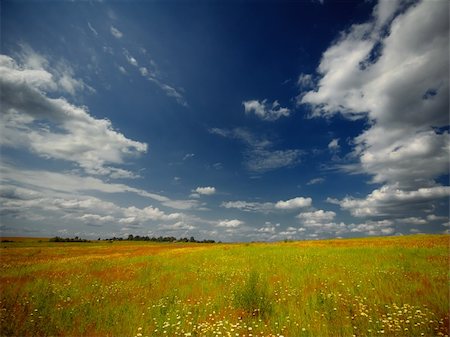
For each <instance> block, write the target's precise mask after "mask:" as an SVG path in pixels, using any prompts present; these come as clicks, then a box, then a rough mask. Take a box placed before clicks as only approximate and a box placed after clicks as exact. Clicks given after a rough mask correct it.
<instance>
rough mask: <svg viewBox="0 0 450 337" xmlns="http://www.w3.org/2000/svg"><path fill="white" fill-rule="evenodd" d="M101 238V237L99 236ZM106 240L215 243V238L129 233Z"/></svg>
mask: <svg viewBox="0 0 450 337" xmlns="http://www.w3.org/2000/svg"><path fill="white" fill-rule="evenodd" d="M99 240H100V238H99ZM105 240H106V241H152V242H196V243H215V242H216V241H214V240H196V239H195V238H194V237H193V236H191V237H190V238H189V239H188V238H180V239H177V238H176V237H174V236H158V237H154V236H152V237H149V236H140V235H132V234H130V235H128V237H127V238H126V239H124V238H116V237H113V238H111V239H105Z"/></svg>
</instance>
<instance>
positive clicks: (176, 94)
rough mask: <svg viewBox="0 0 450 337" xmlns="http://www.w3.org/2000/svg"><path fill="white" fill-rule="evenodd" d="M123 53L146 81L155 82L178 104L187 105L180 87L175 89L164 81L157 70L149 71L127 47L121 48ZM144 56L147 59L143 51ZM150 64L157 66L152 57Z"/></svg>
mask: <svg viewBox="0 0 450 337" xmlns="http://www.w3.org/2000/svg"><path fill="white" fill-rule="evenodd" d="M123 54H124V56H125V59H126V60H127V62H128V63H129V64H130V65H132V66H133V67H136V68H137V70H138V71H139V74H140V75H141V76H142V77H144V78H145V79H147V80H148V81H150V82H152V83H154V84H156V85H157V86H158V87H159V88H160V89H161V90H162V91H164V93H165V94H166V95H167V96H169V97H172V98H174V99H175V100H176V101H177V102H178V103H179V104H180V105H182V106H186V107H187V106H188V104H187V102H186V99H185V98H184V96H183V94H182V92H181V90H180V89H176V88H174V87H173V86H171V85H169V84H167V83H165V82H164V81H163V80H162V78H161V77H160V76H159V75H158V73H159V72H158V71H157V70H155V71H151V70H150V69H149V67H145V66H142V65H140V64H139V62H138V60H137V59H136V58H135V57H134V56H133V55H131V53H130V52H129V51H128V50H127V49H125V48H124V49H123ZM145 57H146V58H147V59H149V56H148V55H147V53H145ZM149 62H150V64H151V66H152V67H153V68H155V69H156V68H157V65H156V62H155V61H154V60H152V59H150V61H149Z"/></svg>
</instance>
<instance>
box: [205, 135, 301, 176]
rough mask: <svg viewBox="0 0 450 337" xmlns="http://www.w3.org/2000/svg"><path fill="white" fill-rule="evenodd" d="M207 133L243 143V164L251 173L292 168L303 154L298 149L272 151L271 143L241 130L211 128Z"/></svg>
mask: <svg viewBox="0 0 450 337" xmlns="http://www.w3.org/2000/svg"><path fill="white" fill-rule="evenodd" d="M209 132H210V133H211V134H215V135H219V136H222V137H225V138H230V139H236V140H239V141H241V142H243V143H244V144H245V146H246V149H245V150H244V151H243V157H244V164H245V166H246V168H247V169H248V170H249V171H251V172H256V173H264V172H267V171H271V170H275V169H279V168H283V167H293V166H295V165H297V164H299V163H300V157H301V155H302V154H303V151H301V150H298V149H289V150H274V149H273V147H274V144H273V143H272V142H271V141H269V140H267V139H264V138H260V137H257V136H255V135H254V134H253V133H251V132H250V131H248V130H246V129H243V128H234V129H230V130H229V129H219V128H212V129H209Z"/></svg>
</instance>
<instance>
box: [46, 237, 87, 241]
mask: <svg viewBox="0 0 450 337" xmlns="http://www.w3.org/2000/svg"><path fill="white" fill-rule="evenodd" d="M48 241H50V242H91V241H90V240H86V239H80V238H79V237H78V236H75V237H74V238H61V237H59V236H55V237H54V238H51V239H50V240H48Z"/></svg>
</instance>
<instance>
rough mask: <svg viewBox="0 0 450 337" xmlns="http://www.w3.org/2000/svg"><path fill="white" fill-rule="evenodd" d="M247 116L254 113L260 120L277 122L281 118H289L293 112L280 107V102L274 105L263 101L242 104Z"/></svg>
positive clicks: (265, 100)
mask: <svg viewBox="0 0 450 337" xmlns="http://www.w3.org/2000/svg"><path fill="white" fill-rule="evenodd" d="M242 104H243V105H244V110H245V113H246V114H250V113H254V114H255V115H256V116H257V117H258V118H260V119H262V120H265V121H275V120H277V119H279V118H281V117H288V116H289V115H290V114H291V110H290V109H288V108H283V107H281V106H280V103H278V101H274V102H273V103H272V104H269V103H267V99H264V100H262V101H259V100H250V101H244V102H242Z"/></svg>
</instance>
